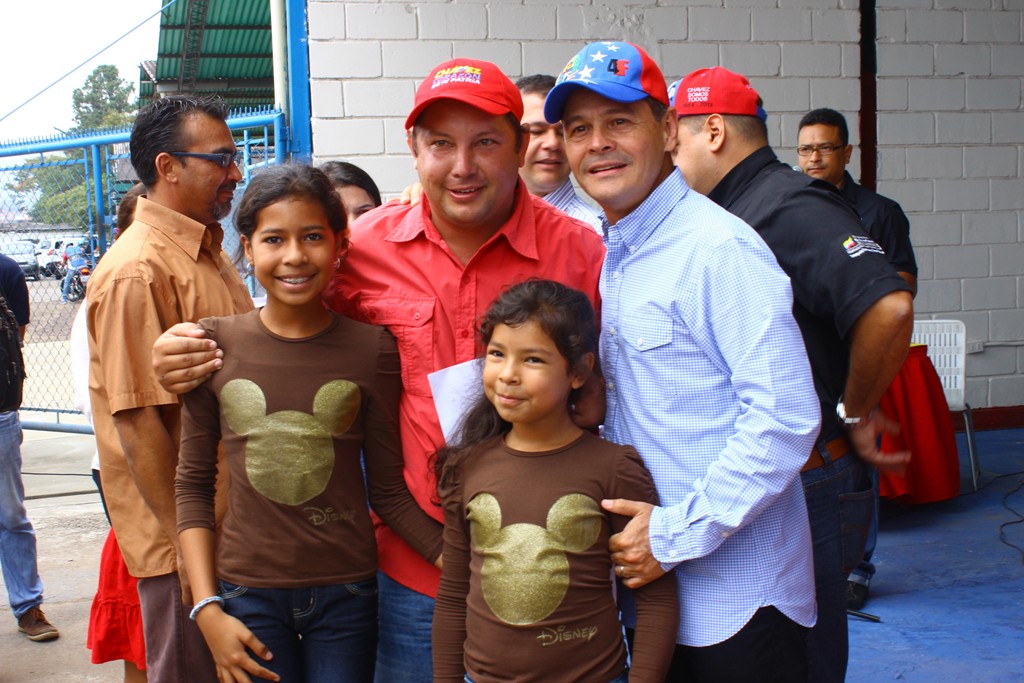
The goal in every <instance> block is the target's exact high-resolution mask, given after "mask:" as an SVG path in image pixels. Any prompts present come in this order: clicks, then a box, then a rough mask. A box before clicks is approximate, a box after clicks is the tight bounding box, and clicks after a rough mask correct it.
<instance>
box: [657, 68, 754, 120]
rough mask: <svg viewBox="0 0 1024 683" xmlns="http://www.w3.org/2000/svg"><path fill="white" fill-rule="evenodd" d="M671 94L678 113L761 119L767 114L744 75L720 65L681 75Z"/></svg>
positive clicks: (680, 114)
mask: <svg viewBox="0 0 1024 683" xmlns="http://www.w3.org/2000/svg"><path fill="white" fill-rule="evenodd" d="M675 96H676V102H675V104H676V113H677V114H678V115H679V116H693V115H697V114H705V115H709V114H734V115H738V116H756V117H757V118H759V119H761V120H762V121H764V120H766V119H767V118H768V114H767V113H765V110H764V108H762V107H761V104H760V99H761V98H760V96H758V94H757V91H756V90H754V89H753V88H752V87H750V81H748V80H747V77H746V76H743V75H741V74H738V73H734V72H732V71H729V70H728V69H726V68H725V67H721V66H713V67H711V68H710V69H697V70H696V71H694V72H692V73H690V74H688V75H686V76H684V77H683V79H682V80H681V81H680V82H679V87H678V89H677V90H676V94H675Z"/></svg>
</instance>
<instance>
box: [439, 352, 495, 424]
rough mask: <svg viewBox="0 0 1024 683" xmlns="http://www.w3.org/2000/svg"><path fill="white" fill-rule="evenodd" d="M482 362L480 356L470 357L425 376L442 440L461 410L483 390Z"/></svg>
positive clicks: (469, 404) (456, 422)
mask: <svg viewBox="0 0 1024 683" xmlns="http://www.w3.org/2000/svg"><path fill="white" fill-rule="evenodd" d="M482 361H483V359H481V358H474V359H473V360H469V361H466V362H465V363H459V364H458V365H452V366H451V367H447V368H444V369H443V370H438V371H437V372H432V373H430V374H429V375H427V380H428V381H429V382H430V390H431V392H433V394H434V407H435V408H436V409H437V417H438V419H439V420H440V422H441V432H442V433H443V434H444V439H445V441H450V440H451V439H452V438H453V437H454V436H455V430H456V429H458V426H459V420H461V419H462V415H463V413H465V412H466V410H468V409H469V408H470V407H471V406H472V405H473V403H474V401H476V399H477V398H479V397H480V395H481V393H482V392H483V385H482V383H481V374H482V372H483V366H482Z"/></svg>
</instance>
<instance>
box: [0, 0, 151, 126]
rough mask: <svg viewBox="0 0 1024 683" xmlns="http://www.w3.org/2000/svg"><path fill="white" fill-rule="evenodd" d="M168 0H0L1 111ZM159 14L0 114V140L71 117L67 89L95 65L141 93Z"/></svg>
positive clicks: (65, 121)
mask: <svg viewBox="0 0 1024 683" xmlns="http://www.w3.org/2000/svg"><path fill="white" fill-rule="evenodd" d="M164 4H166V0H164V2H161V1H160V0H99V1H92V2H90V1H89V0H0V68H2V69H3V72H2V73H3V76H2V77H0V117H4V116H7V114H8V113H10V112H11V110H13V109H14V108H15V107H17V106H18V105H20V104H21V103H23V102H25V101H26V100H27V99H29V98H30V97H32V96H33V95H35V94H36V93H38V92H39V91H40V90H42V89H43V88H44V87H46V86H47V85H49V84H51V83H53V82H54V81H55V80H57V79H58V78H60V77H61V76H63V75H64V74H66V73H68V72H69V71H71V69H73V68H74V67H76V66H78V65H79V64H81V63H82V62H84V61H85V60H86V59H87V58H89V57H91V56H92V55H93V54H95V53H97V52H99V51H100V50H101V49H102V48H104V47H106V46H107V45H109V44H110V43H112V42H114V40H116V39H117V38H118V37H120V36H121V35H123V34H125V33H127V32H128V31H129V30H130V29H131V28H132V27H134V26H136V25H137V24H139V23H140V22H142V21H143V20H144V19H146V17H148V16H149V15H151V14H153V13H154V12H157V11H158V10H159V9H160V7H161V6H162V5H164ZM159 29H160V15H159V14H157V15H156V16H154V17H153V18H152V19H150V20H149V21H147V22H146V23H145V24H143V25H142V26H141V27H139V28H138V29H137V30H135V31H133V32H132V33H130V34H129V35H128V36H126V37H125V38H124V39H122V40H121V41H119V42H118V43H117V44H115V45H114V46H112V47H111V48H110V49H108V50H106V51H104V52H103V53H102V54H100V55H98V56H97V57H95V58H93V59H91V60H89V61H88V62H87V63H86V64H84V65H83V66H81V67H80V68H78V69H77V70H76V71H74V72H73V73H71V74H70V75H68V76H67V77H66V78H64V79H63V80H62V81H60V82H59V83H57V84H56V85H54V86H53V87H52V88H50V89H49V90H47V91H46V92H45V93H43V94H42V95H40V96H39V97H37V98H35V99H34V100H32V101H31V102H30V103H28V104H27V105H25V106H24V107H22V108H21V109H19V110H18V111H17V112H15V113H14V114H11V115H10V116H7V118H5V119H3V120H2V121H0V142H9V141H13V140H16V139H21V138H26V137H40V136H50V135H55V134H57V133H58V130H57V129H60V130H66V129H68V128H70V127H71V126H72V125H73V124H74V120H73V113H72V110H71V93H72V91H73V90H74V89H75V88H80V87H82V84H83V83H85V79H86V77H87V76H88V75H89V74H90V73H92V70H93V69H95V68H96V67H97V66H99V65H100V64H114V65H115V66H117V68H118V71H119V72H120V76H121V78H123V79H125V80H127V81H128V82H129V83H132V84H133V85H134V86H135V93H136V95H137V94H138V92H139V63H140V62H142V61H143V60H146V59H156V49H157V35H158V33H159Z"/></svg>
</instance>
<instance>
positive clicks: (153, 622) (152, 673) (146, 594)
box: [139, 572, 217, 683]
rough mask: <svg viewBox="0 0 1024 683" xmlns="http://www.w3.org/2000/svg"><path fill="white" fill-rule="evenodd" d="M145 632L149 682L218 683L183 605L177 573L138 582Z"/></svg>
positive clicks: (202, 643) (187, 607)
mask: <svg viewBox="0 0 1024 683" xmlns="http://www.w3.org/2000/svg"><path fill="white" fill-rule="evenodd" d="M139 604H140V605H141V607H142V632H143V635H144V636H145V638H146V673H147V674H148V675H149V683H181V682H182V681H188V682H189V683H217V670H216V668H215V667H214V665H213V657H211V656H210V650H209V648H207V647H206V641H205V640H203V634H202V633H200V631H199V627H198V626H196V624H195V622H194V621H191V620H190V619H189V618H188V613H189V612H190V611H191V609H192V607H191V605H183V604H182V603H181V584H180V583H179V582H178V573H177V572H174V573H173V574H164V575H162V576H151V577H147V578H144V579H139Z"/></svg>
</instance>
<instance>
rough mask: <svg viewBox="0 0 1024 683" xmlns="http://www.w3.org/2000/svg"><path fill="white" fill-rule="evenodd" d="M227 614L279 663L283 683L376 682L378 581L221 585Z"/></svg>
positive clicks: (270, 666) (274, 663)
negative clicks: (289, 585) (298, 585)
mask: <svg viewBox="0 0 1024 683" xmlns="http://www.w3.org/2000/svg"><path fill="white" fill-rule="evenodd" d="M220 587H221V593H220V594H221V597H223V598H224V600H225V604H224V610H225V611H226V612H227V613H228V614H230V615H231V616H233V617H235V618H237V619H239V620H240V621H241V622H242V623H243V624H245V625H246V627H248V629H249V630H250V631H252V632H253V634H255V636H256V637H257V638H259V639H260V640H261V641H262V642H263V644H264V645H266V646H267V647H268V648H269V649H270V652H271V653H272V654H273V655H274V658H273V659H271V660H270V661H263V660H261V659H258V658H257V661H259V662H260V664H262V665H263V666H265V667H267V668H268V669H270V670H271V671H273V672H274V673H276V674H278V675H280V676H281V680H282V681H305V683H370V681H372V680H373V660H374V655H375V653H376V650H377V581H376V579H369V580H367V581H361V582H359V583H349V584H336V585H328V586H312V587H308V588H247V587H244V586H238V585H235V584H232V583H228V582H227V581H223V580H222V581H221V582H220Z"/></svg>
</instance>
